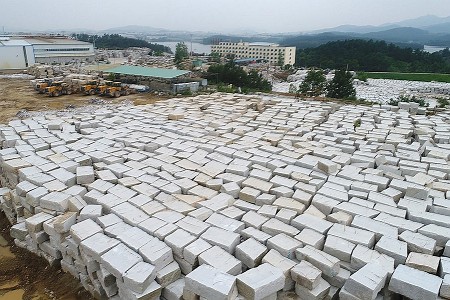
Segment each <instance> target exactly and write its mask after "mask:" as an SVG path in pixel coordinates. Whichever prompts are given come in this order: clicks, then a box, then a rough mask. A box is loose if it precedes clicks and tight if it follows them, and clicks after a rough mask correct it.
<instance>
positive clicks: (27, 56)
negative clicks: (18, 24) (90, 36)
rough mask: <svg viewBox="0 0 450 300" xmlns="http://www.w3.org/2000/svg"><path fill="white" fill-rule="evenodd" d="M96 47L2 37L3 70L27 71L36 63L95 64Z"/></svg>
mask: <svg viewBox="0 0 450 300" xmlns="http://www.w3.org/2000/svg"><path fill="white" fill-rule="evenodd" d="M94 59H95V53H94V46H93V45H92V44H91V43H86V42H81V41H77V40H73V39H69V38H67V37H42V36H26V37H25V36H21V37H19V36H9V37H0V70H2V69H3V70H4V69H24V68H27V67H29V66H32V65H34V64H35V63H45V64H52V63H68V62H85V61H94Z"/></svg>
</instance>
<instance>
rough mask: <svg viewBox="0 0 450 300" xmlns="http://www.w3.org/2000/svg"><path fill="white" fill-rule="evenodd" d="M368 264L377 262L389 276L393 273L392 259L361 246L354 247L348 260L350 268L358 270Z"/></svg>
mask: <svg viewBox="0 0 450 300" xmlns="http://www.w3.org/2000/svg"><path fill="white" fill-rule="evenodd" d="M370 262H377V263H379V264H380V265H382V266H383V268H385V269H386V270H387V271H388V272H389V274H392V272H394V264H395V263H394V259H393V258H392V257H390V256H387V255H386V254H382V253H380V252H378V251H376V250H372V249H369V248H367V247H365V246H362V245H356V247H355V249H354V250H353V252H352V258H351V260H350V263H351V267H352V268H353V269H355V270H359V269H361V268H362V267H364V266H365V265H366V264H368V263H370Z"/></svg>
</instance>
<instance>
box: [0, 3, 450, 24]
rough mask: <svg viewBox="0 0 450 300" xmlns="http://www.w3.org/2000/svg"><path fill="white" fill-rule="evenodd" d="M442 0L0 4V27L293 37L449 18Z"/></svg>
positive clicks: (447, 9)
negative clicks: (341, 28)
mask: <svg viewBox="0 0 450 300" xmlns="http://www.w3.org/2000/svg"><path fill="white" fill-rule="evenodd" d="M449 8H450V2H449V1H448V0H426V1H425V0H161V1H153V0H128V1H123V0H120V1H119V0H59V1H54V0H0V26H5V29H6V30H8V28H13V29H14V28H19V29H22V28H23V29H36V30H47V29H50V30H54V29H74V28H86V29H93V30H102V29H108V28H112V27H120V26H125V25H143V26H152V27H158V28H165V29H173V30H188V31H196V30H198V31H209V32H213V31H214V32H229V31H232V30H239V29H245V30H255V31H259V32H299V31H309V30H315V29H323V28H328V27H335V26H339V25H347V24H352V25H380V24H384V23H389V22H396V21H401V20H405V19H410V18H415V17H419V16H423V15H428V14H431V15H437V16H446V15H449V14H450V10H449Z"/></svg>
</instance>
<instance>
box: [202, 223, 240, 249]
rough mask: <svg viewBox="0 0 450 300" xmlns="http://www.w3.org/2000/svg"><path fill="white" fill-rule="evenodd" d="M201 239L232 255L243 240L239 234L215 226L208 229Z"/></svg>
mask: <svg viewBox="0 0 450 300" xmlns="http://www.w3.org/2000/svg"><path fill="white" fill-rule="evenodd" d="M201 237H202V238H203V239H204V240H205V241H207V242H208V243H210V244H211V245H215V246H219V247H220V248H222V249H224V250H225V251H227V252H228V253H230V254H233V253H234V250H235V248H236V246H237V245H238V244H239V243H240V238H241V236H240V235H239V234H237V233H234V232H232V231H228V230H224V229H222V228H218V227H214V226H212V227H210V228H208V229H207V230H206V231H205V233H203V234H202V235H201Z"/></svg>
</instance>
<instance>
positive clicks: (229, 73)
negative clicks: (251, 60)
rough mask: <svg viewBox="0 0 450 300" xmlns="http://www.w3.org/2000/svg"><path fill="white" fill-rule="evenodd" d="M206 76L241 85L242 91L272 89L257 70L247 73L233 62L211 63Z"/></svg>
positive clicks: (266, 90)
mask: <svg viewBox="0 0 450 300" xmlns="http://www.w3.org/2000/svg"><path fill="white" fill-rule="evenodd" d="M208 75H209V76H207V77H208V78H209V79H210V80H216V81H218V83H223V84H232V85H234V86H236V87H241V88H242V90H243V91H264V92H269V91H271V90H272V85H271V84H270V82H269V81H267V80H266V79H264V78H263V77H262V75H261V74H259V73H258V72H257V71H254V70H252V71H250V72H249V73H248V74H247V73H246V72H245V71H244V69H243V68H242V67H240V66H236V65H235V64H234V63H233V62H228V63H226V64H216V65H211V66H210V67H209V69H208Z"/></svg>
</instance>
